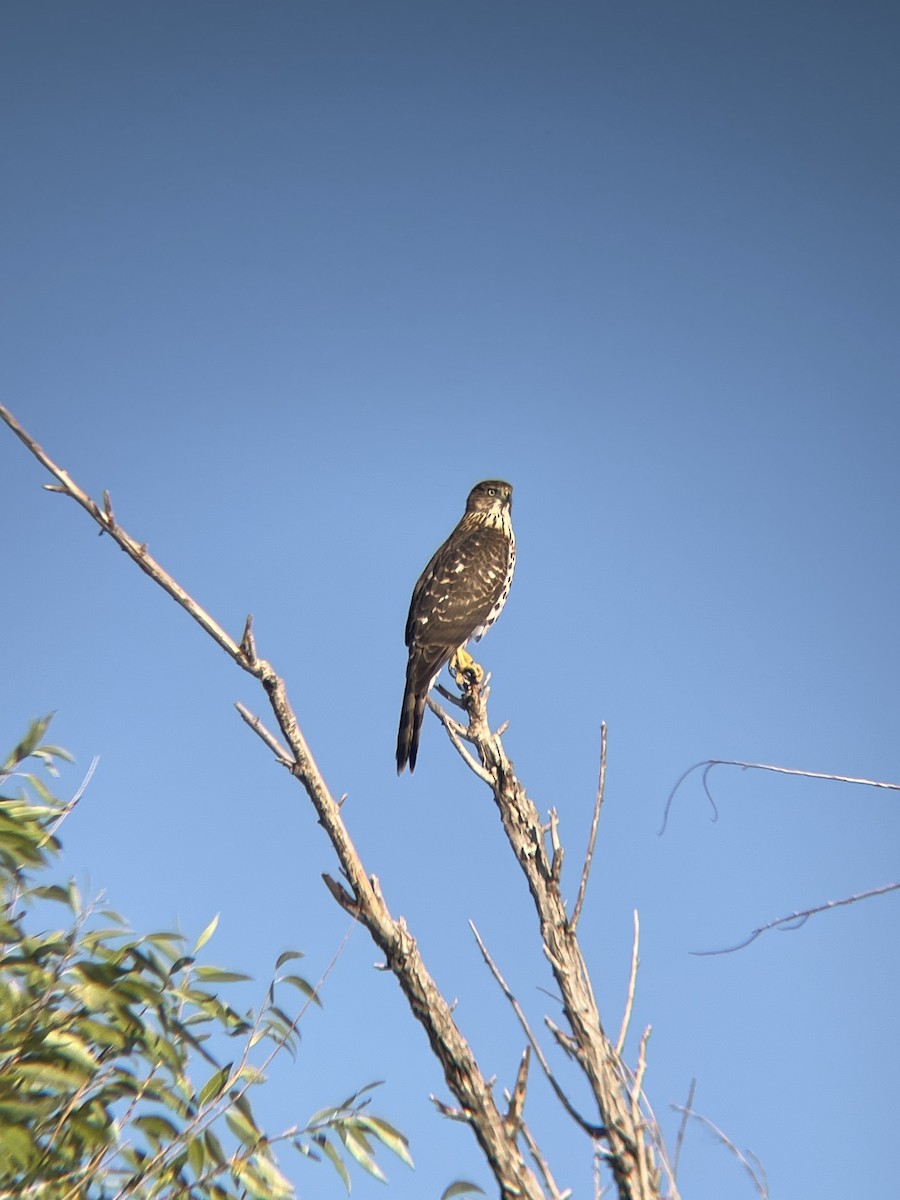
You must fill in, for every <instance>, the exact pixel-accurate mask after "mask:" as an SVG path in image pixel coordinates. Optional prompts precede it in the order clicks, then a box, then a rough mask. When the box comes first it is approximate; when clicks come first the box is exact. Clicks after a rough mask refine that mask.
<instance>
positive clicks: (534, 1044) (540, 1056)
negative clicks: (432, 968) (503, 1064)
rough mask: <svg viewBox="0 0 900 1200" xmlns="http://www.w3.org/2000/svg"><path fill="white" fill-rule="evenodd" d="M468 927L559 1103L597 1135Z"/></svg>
mask: <svg viewBox="0 0 900 1200" xmlns="http://www.w3.org/2000/svg"><path fill="white" fill-rule="evenodd" d="M469 928H470V929H471V930H472V933H473V934H474V935H475V941H476V942H477V943H478V949H479V950H480V951H481V953H482V956H483V957H484V961H485V962H486V963H487V965H488V967H489V968H490V972H491V974H492V975H493V976H494V978H495V979H496V981H497V983H498V984H499V986H500V990H501V991H502V992H503V995H504V996H505V997H506V998H507V1000H508V1001H509V1002H510V1004H511V1005H512V1008H513V1012H514V1013H515V1014H516V1016H517V1017H518V1018H519V1024H520V1025H521V1026H522V1029H523V1030H524V1032H525V1036H526V1037H527V1038H528V1041H529V1043H530V1044H531V1048H532V1050H534V1052H535V1054H536V1055H537V1060H538V1062H539V1063H540V1064H541V1068H542V1069H543V1072H544V1074H545V1075H546V1076H547V1082H548V1083H549V1084H550V1086H551V1087H552V1088H553V1091H554V1092H555V1093H556V1097H557V1099H558V1100H559V1102H560V1104H562V1106H563V1108H564V1109H565V1110H566V1112H567V1113H568V1114H569V1116H570V1117H571V1118H572V1120H573V1121H576V1122H577V1123H578V1124H579V1125H580V1126H581V1128H582V1129H583V1130H584V1131H585V1133H587V1134H589V1135H590V1136H591V1137H592V1138H596V1137H599V1136H600V1135H601V1134H602V1133H603V1129H602V1128H601V1127H599V1126H597V1125H592V1124H591V1122H590V1121H586V1120H585V1119H584V1117H583V1116H582V1115H581V1114H580V1113H579V1112H578V1110H577V1109H576V1108H575V1106H574V1105H573V1104H572V1102H571V1101H570V1100H569V1097H568V1096H567V1095H566V1094H565V1092H564V1091H563V1090H562V1088H561V1087H560V1085H559V1083H558V1082H557V1079H556V1076H555V1075H554V1074H553V1072H552V1070H551V1069H550V1064H549V1063H548V1062H547V1059H546V1058H545V1057H544V1052H543V1050H541V1047H540V1044H539V1042H538V1040H537V1038H536V1037H535V1036H534V1034H533V1033H532V1031H531V1026H530V1025H529V1024H528V1018H527V1017H526V1016H525V1013H524V1012H523V1011H522V1007H521V1005H520V1004H519V1002H518V1000H517V999H516V998H515V996H514V995H513V993H512V991H511V989H510V986H509V984H508V983H507V982H506V980H505V979H504V978H503V976H502V975H501V974H500V968H499V967H498V966H497V964H496V963H495V962H494V960H493V958H491V955H490V952H489V950H488V948H487V946H485V944H484V942H483V941H482V940H481V934H480V933H479V932H478V930H477V929H476V928H475V923H474V921H470V922H469Z"/></svg>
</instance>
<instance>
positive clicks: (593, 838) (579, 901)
mask: <svg viewBox="0 0 900 1200" xmlns="http://www.w3.org/2000/svg"><path fill="white" fill-rule="evenodd" d="M605 786H606V722H605V721H601V723H600V781H599V783H598V784H597V798H596V800H595V801H594V816H593V818H592V820H591V833H590V837H589V838H588V848H587V854H586V855H585V856H584V866H583V867H582V868H581V882H580V883H579V885H578V896H577V898H576V900H575V910H574V912H573V913H572V920H571V926H572V930H573V932H574V930H575V929H577V927H578V920H579V918H580V917H581V909H582V906H583V905H584V894H585V892H586V891H587V884H588V876H589V875H590V873H591V863H592V861H593V858H594V846H595V845H596V843H597V827H598V825H599V824H600V809H601V808H602V807H603V790H604V788H605Z"/></svg>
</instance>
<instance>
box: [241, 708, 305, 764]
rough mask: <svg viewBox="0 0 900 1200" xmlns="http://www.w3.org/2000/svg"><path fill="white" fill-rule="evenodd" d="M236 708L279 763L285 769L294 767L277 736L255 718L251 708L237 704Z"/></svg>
mask: <svg viewBox="0 0 900 1200" xmlns="http://www.w3.org/2000/svg"><path fill="white" fill-rule="evenodd" d="M234 707H235V708H236V709H237V710H238V712H239V713H240V715H241V717H242V719H243V720H244V721H246V722H247V724H248V725H249V726H250V728H251V729H252V730H253V732H254V733H255V734H258V736H259V737H261V738H262V740H263V741H264V742H265V743H266V745H267V746H268V747H269V749H270V750H271V751H272V753H273V754H274V755H275V757H276V759H277V760H278V762H280V763H281V765H282V766H283V767H292V766H293V765H294V764H293V762H292V761H291V758H290V755H289V754H288V752H287V751H286V750H285V749H284V748H283V747H282V745H281V743H280V742H279V741H278V738H277V737H276V736H275V734H274V733H271V732H270V731H269V730H268V729H266V727H265V725H263V723H262V721H261V720H260V719H259V717H257V716H255V715H254V714H253V713H252V712H251V711H250V710H249V708H247V707H246V705H243V704H240V703H236V704H235V706H234Z"/></svg>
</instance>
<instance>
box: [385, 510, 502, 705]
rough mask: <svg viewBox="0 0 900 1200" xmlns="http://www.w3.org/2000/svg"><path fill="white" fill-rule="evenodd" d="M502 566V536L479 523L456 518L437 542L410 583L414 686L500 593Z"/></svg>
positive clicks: (426, 680)
mask: <svg viewBox="0 0 900 1200" xmlns="http://www.w3.org/2000/svg"><path fill="white" fill-rule="evenodd" d="M508 568H509V541H508V539H507V538H506V536H505V535H504V534H503V533H502V532H501V531H500V530H498V529H494V528H491V527H489V526H486V525H484V524H482V523H480V522H478V523H471V524H467V523H466V522H465V521H463V522H461V524H460V525H459V526H457V528H456V529H455V530H454V532H453V533H452V534H451V535H450V537H449V538H448V539H447V541H446V542H445V543H444V545H443V546H441V548H440V550H438V552H437V553H436V554H435V556H434V558H432V560H431V562H430V563H429V564H428V566H427V567H426V568H425V570H424V571H423V573H422V576H421V578H420V579H419V582H418V583H417V584H416V586H415V589H414V591H413V596H412V602H411V603H410V606H409V617H408V618H407V622H406V644H407V646H408V647H409V649H410V657H411V660H412V659H415V672H414V683H415V685H416V687H417V689H418V687H427V686H428V684H429V683H430V682H431V679H432V678H433V677H434V675H435V674H436V673H437V672H438V671H440V669H441V667H442V666H444V664H445V663H446V662H447V661H448V660H449V658H450V656H451V655H452V654H453V651H454V650H456V648H457V647H458V646H462V645H463V644H464V643H465V642H467V641H468V640H469V638H470V637H471V636H472V634H473V633H474V632H475V631H476V630H477V629H478V627H479V626H481V625H483V624H484V623H485V621H486V620H487V618H488V617H489V616H490V614H491V612H492V611H493V609H494V606H495V605H496V604H497V602H498V601H499V599H500V597H501V595H502V594H503V589H504V587H505V585H506V579H507V574H508ZM411 665H412V662H411Z"/></svg>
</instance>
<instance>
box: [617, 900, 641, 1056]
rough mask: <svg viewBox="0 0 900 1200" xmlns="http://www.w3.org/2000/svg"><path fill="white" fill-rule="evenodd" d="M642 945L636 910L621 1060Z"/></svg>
mask: <svg viewBox="0 0 900 1200" xmlns="http://www.w3.org/2000/svg"><path fill="white" fill-rule="evenodd" d="M640 943H641V919H640V917H639V916H638V910H637V909H635V910H634V938H633V939H632V942H631V970H630V971H629V973H628V995H627V997H626V999H625V1012H624V1013H623V1014H622V1027H621V1029H620V1030H619V1038H618V1041H617V1042H616V1054H617V1055H618V1056H619V1057H620V1058H621V1056H622V1051H623V1050H624V1048H625V1038H626V1037H627V1036H628V1026H629V1025H630V1024H631V1010H632V1008H633V1007H634V992H635V986H636V983H637V973H638V963H639V958H638V950H639V948H640Z"/></svg>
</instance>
